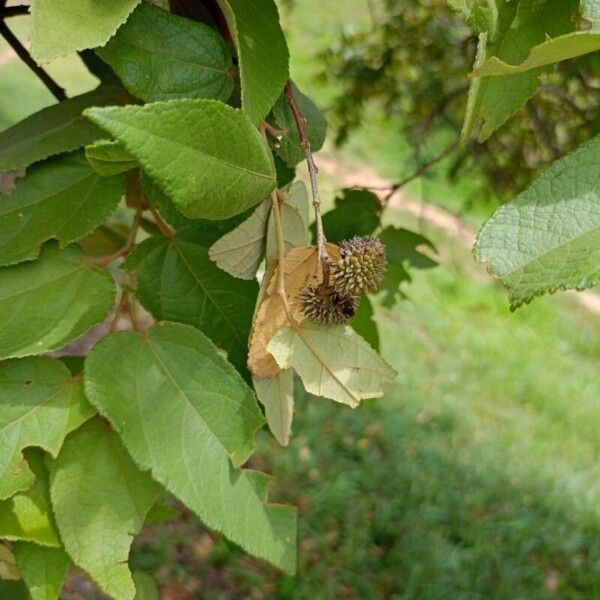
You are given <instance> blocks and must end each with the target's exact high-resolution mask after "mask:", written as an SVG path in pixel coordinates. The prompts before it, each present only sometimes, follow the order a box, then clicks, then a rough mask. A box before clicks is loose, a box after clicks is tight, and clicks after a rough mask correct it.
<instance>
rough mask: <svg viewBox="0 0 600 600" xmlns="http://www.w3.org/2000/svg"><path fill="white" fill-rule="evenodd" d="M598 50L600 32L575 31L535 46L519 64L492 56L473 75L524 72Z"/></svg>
mask: <svg viewBox="0 0 600 600" xmlns="http://www.w3.org/2000/svg"><path fill="white" fill-rule="evenodd" d="M597 50H600V33H592V32H588V31H575V32H573V33H569V34H567V35H561V36H558V37H555V38H552V39H550V40H546V41H545V42H544V43H542V44H538V45H537V46H534V47H533V48H531V50H530V51H529V54H528V55H527V58H526V59H525V60H524V61H523V62H521V63H519V64H508V63H507V62H505V61H503V60H500V59H499V58H497V57H496V56H492V57H491V58H490V59H488V60H487V61H486V62H485V63H483V64H482V65H481V66H480V67H477V68H476V69H475V70H474V71H473V73H472V75H473V76H475V77H486V76H492V75H511V74H513V73H522V72H523V71H529V70H530V69H535V68H537V67H542V66H544V65H550V64H552V63H555V62H560V61H561V60H568V59H570V58H575V57H577V56H581V55H582V54H588V53H589V52H596V51H597Z"/></svg>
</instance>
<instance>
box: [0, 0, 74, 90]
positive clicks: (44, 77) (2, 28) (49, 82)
mask: <svg viewBox="0 0 600 600" xmlns="http://www.w3.org/2000/svg"><path fill="white" fill-rule="evenodd" d="M5 10H6V9H5ZM0 35H1V36H2V37H3V38H4V39H5V40H6V41H7V43H8V45H9V46H10V47H11V48H12V49H13V50H14V51H15V54H16V55H17V56H18V57H19V58H20V59H21V60H22V61H23V62H24V63H25V64H26V65H27V66H28V67H29V68H30V69H31V70H32V71H33V72H34V73H35V74H36V75H37V76H38V78H39V79H40V81H42V83H43V84H44V85H45V86H46V87H47V88H48V89H49V90H50V92H51V93H52V95H53V96H54V97H55V98H56V99H57V100H58V101H59V102H61V101H62V100H66V99H67V95H66V94H65V90H63V88H61V87H60V85H58V83H56V81H54V79H52V77H50V75H48V73H46V71H44V69H42V67H40V66H39V65H38V64H37V63H36V62H35V61H34V60H33V58H31V54H29V51H28V50H27V48H25V46H23V44H21V42H20V41H19V39H18V38H17V36H16V35H15V34H14V33H13V32H12V31H11V30H10V29H9V27H8V25H7V24H6V23H5V22H4V21H3V20H0Z"/></svg>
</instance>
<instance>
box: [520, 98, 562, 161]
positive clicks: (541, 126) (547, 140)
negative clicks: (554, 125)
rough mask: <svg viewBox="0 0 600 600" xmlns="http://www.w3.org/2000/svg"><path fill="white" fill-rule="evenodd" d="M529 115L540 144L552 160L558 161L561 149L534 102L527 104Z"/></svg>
mask: <svg viewBox="0 0 600 600" xmlns="http://www.w3.org/2000/svg"><path fill="white" fill-rule="evenodd" d="M527 113H528V114H529V117H530V118H531V122H532V124H533V129H534V130H535V134H536V137H537V138H538V142H539V143H540V145H542V146H544V148H546V150H547V151H548V153H549V154H550V156H551V157H552V160H558V159H559V158H560V156H561V152H560V148H559V147H558V146H557V145H556V143H555V142H554V139H553V138H552V134H551V133H550V130H549V129H548V127H547V124H546V123H545V122H544V119H542V117H541V115H540V111H539V109H538V106H537V104H535V102H533V100H530V101H529V102H528V103H527Z"/></svg>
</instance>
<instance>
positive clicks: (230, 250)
mask: <svg viewBox="0 0 600 600" xmlns="http://www.w3.org/2000/svg"><path fill="white" fill-rule="evenodd" d="M270 211H271V199H270V198H268V199H267V200H264V201H263V202H262V203H261V204H259V205H258V206H257V207H256V209H255V210H254V212H253V213H252V214H251V215H250V216H249V217H248V218H247V219H246V220H245V221H244V222H243V223H240V224H239V225H238V226H237V227H236V228H235V229H233V230H232V231H230V232H228V233H226V234H225V235H224V236H223V237H222V238H219V239H218V240H217V241H216V242H215V243H214V244H213V245H212V246H211V247H210V248H209V250H208V256H209V257H210V259H211V260H213V261H214V262H215V263H216V264H217V266H218V267H219V268H220V269H222V270H223V271H227V273H229V274H230V275H233V277H238V278H239V279H255V278H256V271H257V270H258V266H259V265H260V261H261V260H262V257H263V255H264V250H265V237H266V232H267V219H268V217H269V213H270Z"/></svg>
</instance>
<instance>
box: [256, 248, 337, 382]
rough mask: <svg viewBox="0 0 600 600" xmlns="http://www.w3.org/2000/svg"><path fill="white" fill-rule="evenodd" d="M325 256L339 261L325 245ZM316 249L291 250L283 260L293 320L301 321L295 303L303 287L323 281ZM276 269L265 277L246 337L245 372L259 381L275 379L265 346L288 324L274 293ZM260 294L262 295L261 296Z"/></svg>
mask: <svg viewBox="0 0 600 600" xmlns="http://www.w3.org/2000/svg"><path fill="white" fill-rule="evenodd" d="M328 251H329V255H330V256H331V258H332V259H334V260H337V259H339V257H340V254H339V251H338V249H337V246H334V245H333V244H329V245H328ZM317 257H318V255H317V250H316V248H294V249H293V250H291V251H290V252H288V253H287V254H286V256H285V262H284V268H283V278H284V282H285V291H286V295H287V302H288V309H289V311H290V314H291V315H292V316H293V317H294V318H295V319H296V320H297V321H301V320H302V319H303V318H304V315H303V314H302V311H301V309H300V306H299V302H298V294H299V293H300V291H301V290H302V288H304V287H305V286H306V285H309V284H310V285H316V284H318V283H321V281H322V280H323V271H322V269H321V268H320V267H319V265H318V258H317ZM278 272H279V265H275V267H274V268H273V269H272V270H269V271H268V273H267V275H265V281H264V282H263V286H262V289H261V296H263V298H262V301H261V302H260V304H259V306H258V309H257V311H256V314H255V316H254V321H253V323H252V331H251V333H250V345H249V350H248V368H249V369H250V371H251V372H252V374H253V375H254V376H255V377H257V378H259V379H265V378H266V379H269V378H271V377H275V376H276V375H277V374H278V373H279V372H280V370H281V369H280V367H279V366H278V364H277V363H276V362H275V359H274V358H273V357H272V356H271V354H270V353H269V351H268V350H267V345H268V343H269V341H270V340H271V338H272V337H273V336H274V335H275V332H276V331H277V330H278V329H280V328H281V327H283V326H284V325H286V324H289V319H288V315H287V313H286V310H285V306H284V303H283V299H282V298H281V296H280V294H279V292H278V289H277V287H278V279H279V276H278ZM263 290H264V293H263Z"/></svg>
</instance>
